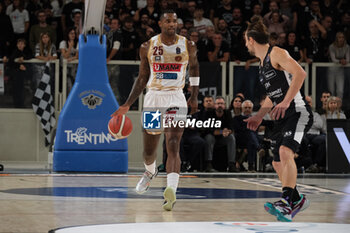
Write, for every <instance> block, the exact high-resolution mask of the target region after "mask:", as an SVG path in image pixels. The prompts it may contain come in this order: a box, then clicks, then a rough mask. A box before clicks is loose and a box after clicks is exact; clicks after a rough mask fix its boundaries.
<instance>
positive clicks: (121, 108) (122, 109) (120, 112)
mask: <svg viewBox="0 0 350 233" xmlns="http://www.w3.org/2000/svg"><path fill="white" fill-rule="evenodd" d="M129 108H130V106H128V105H126V104H123V105H122V106H119V108H118V109H117V111H115V112H114V113H112V115H111V117H114V116H118V115H125V114H126V113H127V112H128V111H129Z"/></svg>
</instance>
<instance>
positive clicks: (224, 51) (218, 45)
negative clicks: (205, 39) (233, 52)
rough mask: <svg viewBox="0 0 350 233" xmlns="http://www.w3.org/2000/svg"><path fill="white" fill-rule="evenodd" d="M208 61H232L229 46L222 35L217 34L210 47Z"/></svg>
mask: <svg viewBox="0 0 350 233" xmlns="http://www.w3.org/2000/svg"><path fill="white" fill-rule="evenodd" d="M208 59H209V61H210V62H218V61H219V62H222V61H223V62H227V61H229V59H230V48H229V45H228V44H227V42H226V41H224V40H223V39H222V35H221V34H220V33H215V34H214V36H213V39H212V41H211V43H209V45H208Z"/></svg>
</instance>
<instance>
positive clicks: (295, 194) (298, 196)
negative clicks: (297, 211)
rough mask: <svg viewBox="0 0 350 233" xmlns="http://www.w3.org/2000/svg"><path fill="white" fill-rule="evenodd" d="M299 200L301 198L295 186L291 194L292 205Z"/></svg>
mask: <svg viewBox="0 0 350 233" xmlns="http://www.w3.org/2000/svg"><path fill="white" fill-rule="evenodd" d="M300 198H301V197H300V194H299V191H298V189H297V186H296V185H295V187H294V189H293V193H292V203H294V202H297V201H299V200H300Z"/></svg>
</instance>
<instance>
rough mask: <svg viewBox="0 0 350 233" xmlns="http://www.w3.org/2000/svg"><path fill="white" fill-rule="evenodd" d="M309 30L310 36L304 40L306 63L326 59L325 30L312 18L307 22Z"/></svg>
mask: <svg viewBox="0 0 350 233" xmlns="http://www.w3.org/2000/svg"><path fill="white" fill-rule="evenodd" d="M309 31H310V36H309V37H308V38H306V39H305V42H304V43H305V45H304V47H305V48H304V54H305V61H306V62H307V63H308V64H310V63H311V62H324V61H326V60H327V59H326V50H327V48H326V41H325V39H326V37H327V32H326V30H325V29H324V27H323V26H322V25H321V24H320V23H319V22H318V21H316V20H312V21H310V23H309Z"/></svg>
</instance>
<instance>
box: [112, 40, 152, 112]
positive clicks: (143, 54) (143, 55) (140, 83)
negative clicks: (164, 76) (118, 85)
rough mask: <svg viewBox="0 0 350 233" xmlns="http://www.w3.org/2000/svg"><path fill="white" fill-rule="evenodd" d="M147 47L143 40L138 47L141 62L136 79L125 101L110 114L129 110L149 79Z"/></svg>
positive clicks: (147, 44)
mask: <svg viewBox="0 0 350 233" xmlns="http://www.w3.org/2000/svg"><path fill="white" fill-rule="evenodd" d="M148 48H149V42H145V43H143V44H142V45H141V47H140V59H141V63H140V68H139V76H138V78H137V79H136V81H135V83H134V85H133V87H132V89H131V92H130V94H129V97H128V99H127V100H126V102H125V103H124V104H123V105H121V106H120V107H119V108H118V110H117V111H115V112H114V113H113V114H112V116H116V115H124V114H126V113H127V112H128V111H129V108H130V106H131V105H132V104H133V103H134V102H135V101H136V99H137V98H138V97H139V96H140V94H141V93H142V91H143V90H144V89H145V87H146V85H147V82H148V79H149V75H150V69H149V63H148V58H147V53H148Z"/></svg>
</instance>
